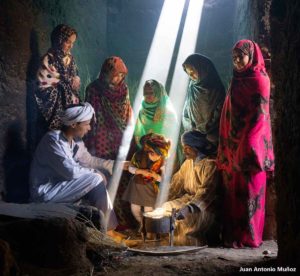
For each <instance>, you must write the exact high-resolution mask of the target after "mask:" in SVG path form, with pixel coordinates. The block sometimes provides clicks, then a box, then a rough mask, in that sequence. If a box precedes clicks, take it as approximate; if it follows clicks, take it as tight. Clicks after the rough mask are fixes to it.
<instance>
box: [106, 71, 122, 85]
mask: <svg viewBox="0 0 300 276" xmlns="http://www.w3.org/2000/svg"><path fill="white" fill-rule="evenodd" d="M124 78H125V74H124V73H117V74H116V75H114V76H113V78H112V79H111V81H110V84H112V85H114V86H118V85H119V84H120V83H121V81H122V80H123V79H124Z"/></svg>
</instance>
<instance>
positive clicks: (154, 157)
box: [147, 149, 161, 162]
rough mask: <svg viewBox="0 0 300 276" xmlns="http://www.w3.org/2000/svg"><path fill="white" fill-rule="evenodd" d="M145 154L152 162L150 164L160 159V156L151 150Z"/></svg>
mask: <svg viewBox="0 0 300 276" xmlns="http://www.w3.org/2000/svg"><path fill="white" fill-rule="evenodd" d="M147 153H148V158H149V159H150V160H151V161H152V162H156V161H158V160H159V159H160V158H161V156H160V155H159V154H157V153H156V152H155V151H154V150H152V149H149V150H148V151H147Z"/></svg>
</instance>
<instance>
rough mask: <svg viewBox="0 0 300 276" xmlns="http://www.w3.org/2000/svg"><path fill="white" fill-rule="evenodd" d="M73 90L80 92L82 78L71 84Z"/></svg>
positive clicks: (75, 78) (74, 80)
mask: <svg viewBox="0 0 300 276" xmlns="http://www.w3.org/2000/svg"><path fill="white" fill-rule="evenodd" d="M71 86H72V89H74V90H76V91H78V90H79V89H80V78H79V77H78V76H76V77H74V78H73V79H72V83H71Z"/></svg>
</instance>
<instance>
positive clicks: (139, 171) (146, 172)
mask: <svg viewBox="0 0 300 276" xmlns="http://www.w3.org/2000/svg"><path fill="white" fill-rule="evenodd" d="M135 174H141V175H142V176H144V177H152V173H151V171H149V170H145V169H137V170H136V173H135Z"/></svg>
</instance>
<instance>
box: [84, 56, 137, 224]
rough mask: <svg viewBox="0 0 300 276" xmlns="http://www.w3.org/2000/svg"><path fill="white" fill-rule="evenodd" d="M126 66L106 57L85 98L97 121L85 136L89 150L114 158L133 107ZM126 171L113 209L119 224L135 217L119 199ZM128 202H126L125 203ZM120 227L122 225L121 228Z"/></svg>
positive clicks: (126, 176) (98, 154)
mask: <svg viewBox="0 0 300 276" xmlns="http://www.w3.org/2000/svg"><path fill="white" fill-rule="evenodd" d="M127 72H128V70H127V67H126V65H125V64H124V62H123V60H122V59H121V58H119V57H116V56H112V57H109V58H107V59H106V60H105V61H104V63H103V65H102V68H101V72H100V75H99V78H98V79H97V80H95V81H93V82H92V83H91V84H90V85H89V86H88V87H87V89H86V101H87V102H89V103H90V104H91V105H92V106H93V107H94V109H95V117H96V122H95V123H94V124H93V123H92V124H91V127H92V130H91V131H90V132H89V133H88V135H87V137H86V140H85V142H86V145H87V147H88V149H89V151H90V152H91V153H92V154H93V155H95V156H97V157H101V158H103V159H113V160H115V159H116V158H117V156H118V152H119V147H120V145H121V143H122V137H123V133H124V131H125V129H126V126H127V124H128V123H132V108H131V105H130V101H129V91H128V87H127V84H126V82H125V77H126V75H127ZM128 178H129V175H126V174H124V175H123V176H122V178H121V179H120V182H119V187H118V191H117V194H116V198H115V201H114V209H115V210H116V214H117V216H118V220H119V223H120V225H124V226H131V224H133V222H134V219H133V218H132V217H131V213H130V208H129V206H128V204H127V203H126V202H123V201H121V196H122V194H123V192H124V190H125V187H126V185H127V182H128V181H129V179H128ZM126 204H127V205H126ZM120 230H121V229H120Z"/></svg>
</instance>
